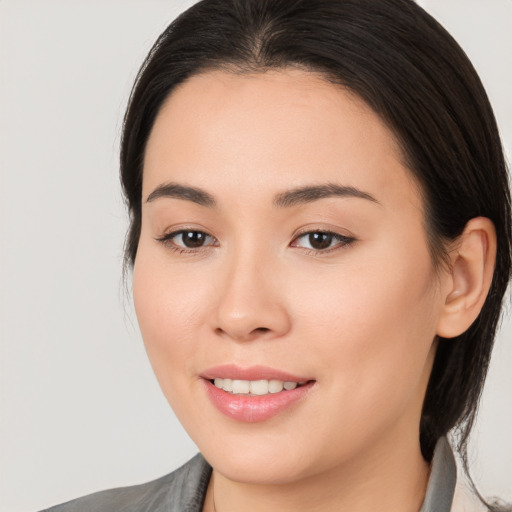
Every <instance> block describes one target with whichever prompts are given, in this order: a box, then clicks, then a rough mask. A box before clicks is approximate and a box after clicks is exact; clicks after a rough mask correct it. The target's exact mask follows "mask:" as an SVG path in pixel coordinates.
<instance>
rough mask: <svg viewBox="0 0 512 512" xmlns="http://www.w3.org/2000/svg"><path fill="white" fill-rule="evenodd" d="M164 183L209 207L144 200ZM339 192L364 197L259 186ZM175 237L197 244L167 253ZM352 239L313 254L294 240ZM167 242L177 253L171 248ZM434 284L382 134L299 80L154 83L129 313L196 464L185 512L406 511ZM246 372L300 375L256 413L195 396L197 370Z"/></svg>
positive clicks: (337, 98) (414, 475)
mask: <svg viewBox="0 0 512 512" xmlns="http://www.w3.org/2000/svg"><path fill="white" fill-rule="evenodd" d="M170 182H173V183H179V184H183V185H187V186H193V187H199V188H201V189H202V190H205V191H207V192H208V193H209V194H211V195H212V196H213V197H214V198H215V201H216V203H217V204H216V206H215V207H208V206H202V205H198V204H196V203H194V202H192V201H190V200H186V199H180V198H175V197H160V198H156V199H154V200H151V201H149V202H148V201H147V198H148V196H149V195H150V194H151V193H152V192H153V191H154V190H155V189H156V188H157V187H159V186H161V185H163V184H167V183H170ZM325 183H331V184H333V183H334V184H339V185H342V186H350V187H355V188H357V189H358V190H360V191H364V192H365V193H367V194H371V196H372V197H373V198H374V199H375V200H376V201H371V200H368V199H364V198H358V197H326V198H322V199H319V200H316V201H311V202H308V203H306V204H298V205H294V206H290V207H276V206H275V205H274V203H273V201H274V198H275V196H276V194H278V193H281V192H283V191H286V190H289V189H292V188H295V187H301V186H309V185H318V184H325ZM183 228H186V229H187V230H189V231H190V230H191V231H200V232H204V233H207V234H208V235H210V237H211V238H207V239H206V242H205V244H204V245H203V246H202V247H198V248H195V249H188V252H180V251H179V249H180V248H181V249H183V240H182V238H181V237H179V236H178V237H174V238H173V239H170V240H167V241H166V242H162V241H159V240H158V239H159V238H162V237H163V236H165V235H168V234H169V233H172V232H175V231H177V230H179V229H183ZM319 230H321V231H332V232H335V233H338V234H341V235H344V236H345V237H351V238H353V239H354V241H353V242H352V243H349V244H340V243H337V242H336V240H334V241H333V243H332V245H331V247H330V248H329V249H327V250H325V251H323V252H322V251H318V250H317V251H314V250H312V248H311V246H310V245H309V242H308V240H309V239H308V237H307V236H301V235H303V233H304V232H315V231H319ZM176 247H178V250H176ZM453 283H454V281H453V279H452V276H451V275H450V274H449V273H448V272H446V271H441V272H440V273H439V274H436V273H435V272H434V269H433V265H432V262H431V259H430V256H429V251H428V247H427V238H426V234H425V229H424V224H423V204H422V201H421V196H420V193H419V190H418V187H417V186H416V184H415V182H414V180H413V179H412V177H411V174H410V171H409V170H408V169H407V168H406V167H405V165H404V164H403V162H402V155H401V153H400V150H399V148H398V146H397V144H396V142H395V139H394V137H393V134H392V132H391V131H390V130H389V129H388V128H387V127H386V125H385V124H384V123H383V121H382V120H381V119H380V118H379V117H378V116H377V115H376V114H375V113H374V112H373V111H372V110H371V109H370V108H369V107H368V106H367V105H366V104H365V103H364V102H363V101H362V100H360V99H359V98H358V97H356V96H354V95H353V94H352V93H350V92H348V91H346V90H344V89H342V88H340V87H338V86H335V85H332V84H329V83H328V82H326V81H324V80H322V79H321V77H319V76H317V75H315V74H312V73H308V72H306V71H301V70H294V69H286V70H282V71H269V72H266V73H261V74H255V75H240V74H234V73H233V74H232V73H228V72H221V71H212V72H207V73H204V74H201V75H198V76H195V77H193V78H191V79H190V80H189V81H188V82H187V83H185V84H184V85H182V86H180V87H179V88H178V89H176V90H175V91H173V93H172V95H171V96H170V98H168V100H167V101H166V103H165V104H164V106H163V108H162V109H161V111H160V113H159V115H158V117H157V119H156V122H155V125H154V127H153V130H152V133H151V135H150V138H149V141H148V145H147V150H146V154H145V160H144V175H143V209H142V231H141V237H140V243H139V247H138V253H137V257H136V261H135V266H134V276H133V293H134V300H135V307H136V311H137V316H138V320H139V324H140V328H141V332H142V335H143V338H144V342H145V345H146V349H147V353H148V355H149V358H150V360H151V363H152V365H153V368H154V371H155V374H156V376H157V378H158V380H159V383H160V385H161V387H162V390H163V392H164V394H165V396H166V397H167V399H168V401H169V403H170V404H171V406H172V408H173V409H174V411H175V412H176V414H177V416H178V417H179V419H180V421H181V422H182V423H183V425H184V427H185V428H186V430H187V431H188V433H189V434H190V436H191V437H192V439H193V440H194V441H195V442H196V444H197V446H198V447H199V449H200V450H201V452H202V453H203V455H204V456H205V457H206V459H207V460H208V461H209V462H210V464H212V466H213V467H214V473H213V478H212V480H211V482H210V487H209V490H208V494H207V498H206V502H205V508H204V510H206V511H208V510H213V493H212V491H213V490H214V495H215V504H216V510H217V512H228V511H238V512H240V511H249V510H250V511H258V510H265V511H269V510H279V511H288V510H290V511H291V510H294V511H296V510H315V511H335V510H336V511H340V510H350V511H351V512H354V511H355V512H357V511H360V510H361V511H362V510H380V511H386V510H389V511H391V510H392V511H394V512H399V511H402V510H403V511H411V510H419V508H420V506H421V503H422V501H423V497H424V494H425V489H426V485H427V480H428V473H429V467H428V465H427V464H426V463H425V461H424V460H423V458H422V457H421V453H420V446H419V421H420V414H421V405H422V401H423V397H424V395H425V390H426V385H427V382H428V377H429V375H430V371H431V367H432V362H433V357H434V354H435V348H436V344H435V342H434V340H435V336H436V333H437V331H438V326H439V323H440V322H441V321H444V322H445V323H446V318H445V317H444V316H443V315H444V309H443V308H445V305H446V302H447V299H446V297H447V293H448V292H449V291H450V290H451V289H452V287H453ZM227 363H233V364H237V365H238V366H242V367H248V366H253V365H264V366H270V367H272V368H277V369H280V370H283V371H286V372H289V373H292V374H295V375H304V376H308V377H312V378H314V379H315V381H316V382H315V384H314V386H313V388H312V389H311V391H310V392H309V393H308V395H307V396H306V397H305V398H304V399H303V400H301V401H300V402H299V403H297V404H294V405H293V406H292V407H290V408H288V409H286V410H285V411H283V412H282V413H280V414H278V415H277V416H275V417H273V418H270V419H269V420H266V421H262V422H258V423H242V422H238V421H235V420H233V419H231V418H229V417H227V416H224V415H223V414H221V413H220V412H219V411H218V410H217V409H216V408H215V407H214V406H213V405H212V404H211V402H210V401H209V399H208V397H207V395H206V393H205V390H204V385H203V382H202V381H201V378H200V374H201V373H202V372H203V371H204V370H205V369H207V368H210V367H212V366H215V365H219V364H227Z"/></svg>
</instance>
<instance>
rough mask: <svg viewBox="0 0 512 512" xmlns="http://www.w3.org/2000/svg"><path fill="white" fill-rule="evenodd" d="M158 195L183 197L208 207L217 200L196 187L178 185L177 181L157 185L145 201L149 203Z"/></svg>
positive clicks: (213, 205) (215, 204) (212, 206)
mask: <svg viewBox="0 0 512 512" xmlns="http://www.w3.org/2000/svg"><path fill="white" fill-rule="evenodd" d="M160 197H174V198H176V199H185V200H187V201H192V202H193V203H196V204H199V205H201V206H206V207H208V208H214V207H215V206H217V202H216V201H215V198H214V197H213V196H212V195H211V194H209V193H208V192H205V191H204V190H201V189H200V188H196V187H189V186H186V185H180V184H178V183H164V184H162V185H159V186H158V187H156V188H155V190H153V192H151V194H149V196H148V198H147V199H146V203H150V202H151V201H154V200H155V199H159V198H160Z"/></svg>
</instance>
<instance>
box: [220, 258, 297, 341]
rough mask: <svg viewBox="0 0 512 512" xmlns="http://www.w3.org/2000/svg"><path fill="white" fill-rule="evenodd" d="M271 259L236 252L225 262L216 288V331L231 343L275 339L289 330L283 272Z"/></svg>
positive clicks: (289, 323)
mask: <svg viewBox="0 0 512 512" xmlns="http://www.w3.org/2000/svg"><path fill="white" fill-rule="evenodd" d="M276 267H277V265H276V264H275V262H273V261H272V260H271V258H270V261H269V258H263V257H258V256H257V255H256V254H255V253H252V254H250V255H247V254H245V255H244V254H242V253H239V254H238V255H237V256H235V257H234V258H231V259H230V261H229V262H226V271H225V272H223V273H222V274H223V275H222V279H221V283H220V286H219V288H218V292H219V293H218V295H217V298H218V301H217V302H216V311H215V314H214V323H215V326H214V328H215V332H216V334H217V335H219V336H222V337H227V338H230V339H232V340H234V341H239V342H241V341H250V340H254V339H260V338H262V339H274V338H278V337H280V336H283V335H285V334H286V333H287V332H288V331H289V329H290V327H291V321H290V315H289V311H288V308H287V306H286V300H285V296H286V293H285V289H284V288H285V287H284V283H283V280H282V273H280V272H279V271H278V269H277V268H276Z"/></svg>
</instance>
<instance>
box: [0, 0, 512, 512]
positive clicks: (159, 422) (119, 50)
mask: <svg viewBox="0 0 512 512" xmlns="http://www.w3.org/2000/svg"><path fill="white" fill-rule="evenodd" d="M191 3H193V2H192V1H190V0H189V1H185V0H183V1H180V0H174V1H169V0H167V1H165V0H108V1H105V0H87V1H86V0H80V1H79V0H0V512H7V511H9V512H23V511H30V510H38V509H41V508H44V507H46V506H49V505H52V504H56V503H59V502H63V501H66V500H69V499H71V498H74V497H77V496H80V495H83V494H86V493H90V492H93V491H96V490H100V489H105V488H109V487H114V486H120V485H130V484H135V483H140V482H144V481H147V480H150V479H153V478H156V477H157V476H160V475H162V474H165V473H167V472H169V471H170V470H172V469H174V468H176V467H178V466H179V465H181V464H182V463H183V462H185V461H186V460H187V459H188V458H189V457H190V456H191V455H192V454H194V453H195V451H196V448H195V446H194V445H193V443H192V442H191V441H190V440H189V438H188V437H187V435H186V434H185V433H184V431H183V430H182V428H181V426H180V425H179V423H178V422H177V420H176V419H175V417H174V415H173V413H172V412H171V410H170V408H169V407H168V405H167V403H166V401H165V399H164V398H163V396H162V394H161V392H160V390H159V388H158V385H157V383H156V380H155V379H154V377H153V374H152V371H151V369H150V366H149V363H148V362H147V360H146V356H145V353H144V349H143V346H142V342H141V339H140V335H139V333H138V329H137V326H136V320H135V315H134V314H133V311H132V306H131V302H130V299H129V298H127V295H126V294H125V289H124V287H123V284H122V281H121V264H122V244H123V236H124V230H125V228H126V216H125V212H124V207H123V204H122V201H121V198H120V191H119V185H118V167H117V153H118V144H119V132H120V125H121V119H122V114H123V111H124V107H125V104H126V100H127V97H128V94H129V90H130V87H131V84H132V81H133V79H134V77H135V73H136V71H137V69H138V66H139V64H140V63H141V61H142V59H143V57H144V56H145V54H146V52H147V51H148V50H149V48H150V46H151V44H152V42H153V41H154V39H155V38H156V37H157V35H158V34H159V33H160V32H161V31H162V30H163V29H164V28H165V27H166V26H167V24H168V22H169V21H170V20H171V19H172V18H174V17H175V15H176V14H177V13H178V12H180V11H181V10H183V9H184V8H185V7H187V6H189V5H191ZM421 4H422V5H423V6H424V7H426V8H427V10H428V11H430V12H431V13H432V14H434V16H436V17H437V19H439V20H440V21H441V22H442V23H443V24H444V25H445V26H446V27H447V28H448V29H449V30H450V31H451V32H452V34H453V35H454V36H455V38H456V39H457V40H458V41H459V42H460V43H461V45H462V46H463V48H464V49H465V50H466V52H467V53H468V54H469V56H470V58H471V59H472V60H473V62H474V64H475V66H476V68H477V69H478V70H479V72H480V74H481V76H482V79H483V81H484V84H485V85H486V87H487V88H488V92H489V95H490V97H491V101H492V103H493V104H494V106H495V110H496V112H497V116H498V120H499V123H500V126H501V130H502V135H503V139H504V141H505V144H506V146H507V149H508V154H509V155H510V148H511V147H512V94H510V91H512V1H511V0H486V1H483V0H424V1H423V2H421ZM509 160H510V158H509ZM511 340H512V320H511V319H510V317H508V318H507V319H506V320H505V322H504V324H503V327H502V330H501V334H500V337H499V340H498V344H497V347H496V351H495V354H494V358H493V361H492V367H491V373H490V375H489V380H488V383H487V385H486V389H485V394H484V400H483V404H482V407H481V419H480V420H479V422H478V424H477V426H476V429H475V435H474V436H473V439H472V445H471V446H472V451H471V453H472V459H473V474H474V477H475V480H476V481H477V483H478V484H479V486H480V488H481V490H482V492H483V494H484V495H492V494H497V495H501V496H502V497H505V498H507V499H508V500H512V436H511V432H512V398H511V396H512V372H510V366H511V362H512V343H511Z"/></svg>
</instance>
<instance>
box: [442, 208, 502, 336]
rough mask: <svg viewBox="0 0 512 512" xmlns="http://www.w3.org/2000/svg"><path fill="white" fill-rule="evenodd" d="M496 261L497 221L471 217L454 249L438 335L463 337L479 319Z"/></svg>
mask: <svg viewBox="0 0 512 512" xmlns="http://www.w3.org/2000/svg"><path fill="white" fill-rule="evenodd" d="M495 260H496V230H495V228H494V224H493V223H492V221H491V220H489V219H487V218H485V217H476V218H474V219H471V220H470V221H469V222H468V223H467V224H466V227H465V228H464V231H463V233H462V235H461V236H460V237H459V239H458V240H457V242H456V245H455V247H454V249H453V250H452V252H451V268H450V270H449V272H448V273H449V276H447V277H448V283H449V284H448V286H447V288H448V290H447V291H446V292H445V294H444V304H443V306H442V310H441V314H440V316H439V321H438V325H437V335H438V336H441V337H443V338H453V337H455V336H459V335H460V334H462V333H463V332H465V331H466V330H467V329H468V328H469V327H470V326H471V324H472V323H473V322H474V321H475V320H476V318H477V317H478V315H479V313H480V310H481V309H482V306H483V305H484V302H485V299H486V297H487V294H488V292H489V288H490V286H491V282H492V277H493V274H494V264H495Z"/></svg>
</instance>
